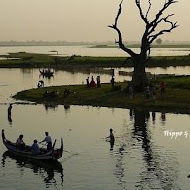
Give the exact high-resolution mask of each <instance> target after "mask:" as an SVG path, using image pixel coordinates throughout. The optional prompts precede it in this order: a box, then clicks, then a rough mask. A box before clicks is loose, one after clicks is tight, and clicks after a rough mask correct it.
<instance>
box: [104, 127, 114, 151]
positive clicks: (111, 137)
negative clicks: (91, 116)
mask: <svg viewBox="0 0 190 190" xmlns="http://www.w3.org/2000/svg"><path fill="white" fill-rule="evenodd" d="M106 138H109V142H110V150H113V146H114V142H115V137H114V134H113V129H110V135H109V136H108V137H106Z"/></svg>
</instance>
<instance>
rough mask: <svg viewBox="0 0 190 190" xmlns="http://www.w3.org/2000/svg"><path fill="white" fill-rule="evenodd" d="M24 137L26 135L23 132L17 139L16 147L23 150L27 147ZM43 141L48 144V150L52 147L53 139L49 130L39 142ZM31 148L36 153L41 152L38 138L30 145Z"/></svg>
mask: <svg viewBox="0 0 190 190" xmlns="http://www.w3.org/2000/svg"><path fill="white" fill-rule="evenodd" d="M23 137H24V136H23V135H22V134H21V135H19V137H18V139H17V140H16V147H17V148H19V149H22V150H23V149H25V148H26V145H25V143H24V140H23ZM42 142H45V143H46V144H47V151H49V150H51V149H52V139H51V136H50V135H49V133H48V132H45V138H44V139H43V140H42V141H41V142H39V143H42ZM30 150H31V152H32V154H34V155H37V154H40V147H39V144H38V141H37V140H36V139H35V140H34V141H33V144H32V145H31V146H30Z"/></svg>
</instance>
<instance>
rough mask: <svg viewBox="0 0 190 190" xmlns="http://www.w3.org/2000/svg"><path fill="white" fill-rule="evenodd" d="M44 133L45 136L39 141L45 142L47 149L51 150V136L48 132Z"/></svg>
mask: <svg viewBox="0 0 190 190" xmlns="http://www.w3.org/2000/svg"><path fill="white" fill-rule="evenodd" d="M45 135H46V137H45V138H44V140H43V141H41V142H46V143H47V150H51V148H52V140H51V136H50V135H49V133H48V132H45Z"/></svg>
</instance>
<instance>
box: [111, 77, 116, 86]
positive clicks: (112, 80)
mask: <svg viewBox="0 0 190 190" xmlns="http://www.w3.org/2000/svg"><path fill="white" fill-rule="evenodd" d="M110 82H111V85H112V87H114V84H115V78H114V76H113V75H112V78H111V80H110Z"/></svg>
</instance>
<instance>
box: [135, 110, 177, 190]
mask: <svg viewBox="0 0 190 190" xmlns="http://www.w3.org/2000/svg"><path fill="white" fill-rule="evenodd" d="M133 114H134V128H133V132H132V137H133V138H135V139H137V141H138V142H141V143H142V150H143V152H144V153H143V159H144V161H145V163H146V165H145V166H146V169H145V170H144V171H143V172H142V173H140V178H141V181H140V182H139V183H138V187H140V188H142V189H147V188H150V189H152V188H160V186H161V188H163V189H165V188H167V187H170V188H169V189H180V188H179V187H178V186H179V185H178V184H177V178H178V173H177V164H176V161H175V157H174V155H173V153H172V152H164V151H163V150H162V153H161V148H160V147H155V145H154V143H153V140H152V134H151V132H150V128H149V127H150V125H148V123H149V119H150V113H149V111H144V110H134V111H133ZM163 117H164V118H163V119H164V120H165V114H164V116H163ZM152 119H153V120H154V121H155V113H154V112H153V113H152Z"/></svg>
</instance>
